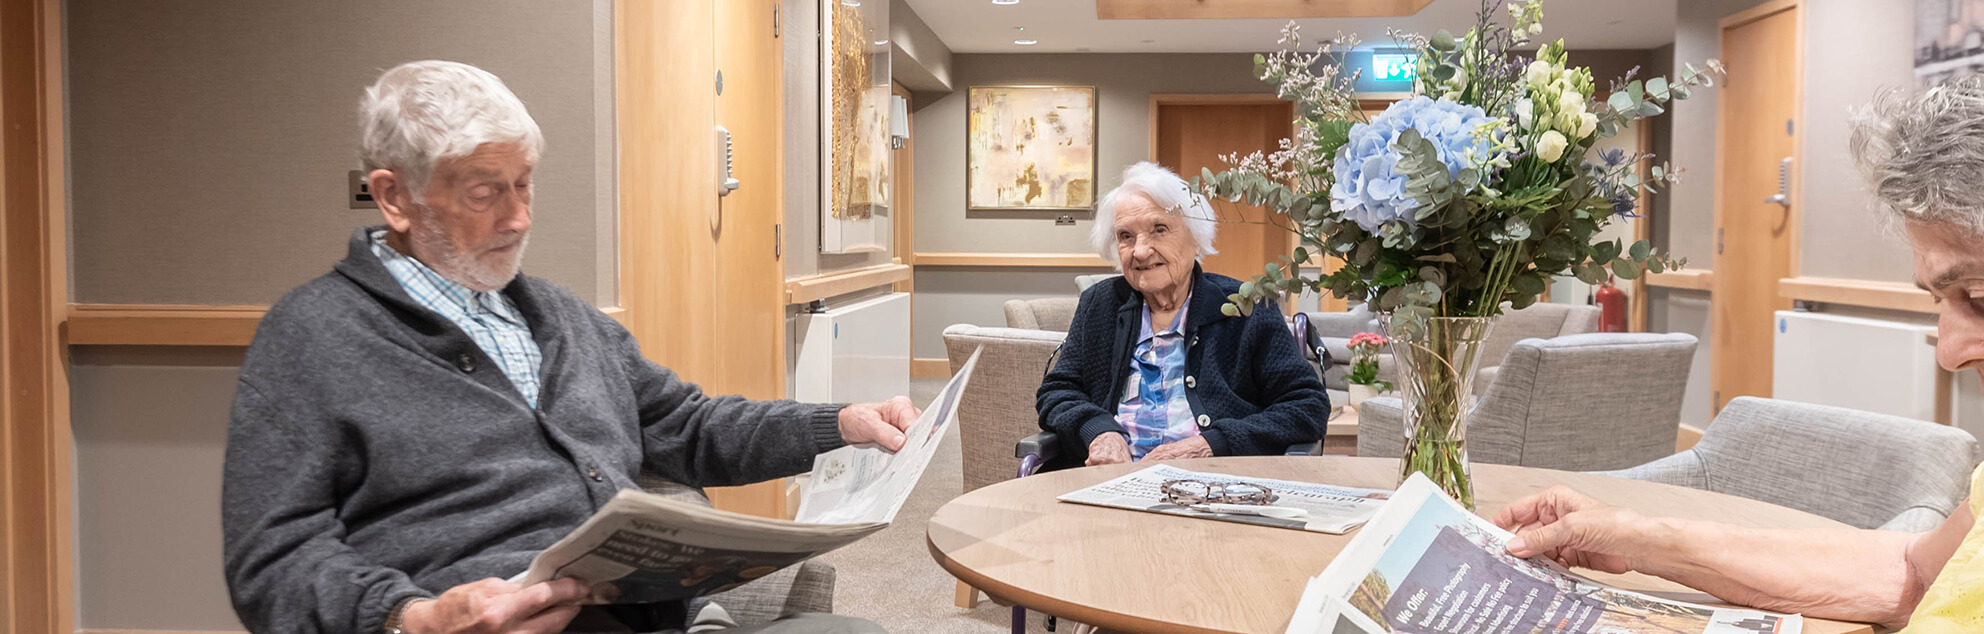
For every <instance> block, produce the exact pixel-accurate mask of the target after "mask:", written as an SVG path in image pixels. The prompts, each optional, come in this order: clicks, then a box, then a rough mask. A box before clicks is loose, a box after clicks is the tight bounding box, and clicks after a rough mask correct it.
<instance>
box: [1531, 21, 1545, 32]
mask: <svg viewBox="0 0 1984 634" xmlns="http://www.w3.org/2000/svg"><path fill="white" fill-rule="evenodd" d="M1529 34H1530V35H1542V34H1543V23H1542V22H1538V23H1535V24H1531V25H1529Z"/></svg>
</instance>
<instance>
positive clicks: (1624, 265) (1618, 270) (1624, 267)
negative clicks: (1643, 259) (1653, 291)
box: [1612, 259, 1640, 280]
mask: <svg viewBox="0 0 1984 634" xmlns="http://www.w3.org/2000/svg"><path fill="white" fill-rule="evenodd" d="M1612 273H1613V274H1615V275H1618V276H1619V279H1622V280H1630V279H1633V278H1636V277H1639V276H1640V266H1639V265H1638V264H1634V263H1633V261H1632V260H1626V259H1619V260H1613V261H1612Z"/></svg>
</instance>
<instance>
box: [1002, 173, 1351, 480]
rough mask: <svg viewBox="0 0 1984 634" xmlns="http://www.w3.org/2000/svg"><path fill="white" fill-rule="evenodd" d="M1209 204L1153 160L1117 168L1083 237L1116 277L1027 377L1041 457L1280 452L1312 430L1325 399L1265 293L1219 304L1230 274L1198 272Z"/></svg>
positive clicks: (1068, 462)
mask: <svg viewBox="0 0 1984 634" xmlns="http://www.w3.org/2000/svg"><path fill="white" fill-rule="evenodd" d="M1217 226H1218V225H1216V224H1215V223H1214V221H1213V215H1212V207H1211V205H1210V204H1208V203H1207V202H1206V199H1205V198H1204V197H1203V196H1199V195H1198V194H1196V193H1193V192H1192V191H1191V188H1190V187H1189V186H1188V185H1187V184H1186V183H1185V181H1184V180H1183V179H1180V178H1178V175H1176V174H1173V173H1171V171H1170V170H1166V169H1164V168H1163V167H1159V166H1158V165H1156V164H1153V163H1148V162H1145V163H1138V164H1136V165H1132V166H1130V168H1129V169H1127V170H1124V171H1123V184H1122V185H1120V186H1118V187H1117V188H1116V189H1115V190H1114V191H1111V192H1109V194H1108V195H1107V196H1104V197H1103V198H1102V203H1101V204H1100V205H1098V206H1097V207H1096V214H1095V230H1094V234H1093V240H1094V243H1095V249H1096V251H1097V252H1098V253H1100V254H1101V255H1102V257H1103V258H1105V259H1107V260H1109V261H1110V262H1111V263H1113V264H1115V265H1116V268H1117V269H1119V270H1121V271H1122V272H1123V277H1121V278H1112V279H1110V280H1107V281H1104V282H1101V283H1098V284H1096V285H1095V286H1091V287H1089V289H1088V291H1087V292H1084V293H1082V300H1081V304H1080V306H1079V307H1077V308H1076V309H1075V320H1074V324H1073V326H1072V327H1070V328H1069V330H1068V340H1067V342H1066V343H1065V344H1063V345H1062V348H1061V357H1060V362H1059V363H1056V364H1055V366H1054V369H1053V370H1052V371H1050V372H1048V374H1047V378H1046V380H1045V381H1043V382H1042V383H1041V385H1040V393H1039V395H1038V398H1037V401H1036V405H1037V406H1038V408H1039V410H1040V427H1041V428H1042V429H1046V430H1048V431H1052V432H1055V433H1056V434H1057V435H1059V436H1060V438H1061V443H1062V446H1061V448H1060V451H1059V452H1058V457H1057V458H1056V460H1055V461H1054V462H1053V463H1050V464H1049V465H1047V467H1048V468H1050V469H1051V468H1061V467H1070V466H1080V465H1083V464H1090V465H1097V464H1112V463H1118V462H1129V461H1132V460H1165V459H1170V458H1200V457H1206V456H1234V455H1242V456H1244V455H1261V454H1279V453H1282V452H1284V451H1286V450H1287V449H1288V447H1289V446H1291V445H1297V444H1303V443H1312V442H1315V441H1316V440H1317V439H1319V438H1321V437H1322V435H1323V425H1324V421H1325V420H1327V418H1328V415H1329V410H1330V403H1329V397H1328V396H1327V395H1326V394H1325V393H1324V392H1323V384H1322V383H1321V382H1320V381H1318V380H1317V379H1316V371H1315V369H1314V368H1312V367H1311V366H1310V365H1309V364H1308V362H1306V361H1304V360H1303V358H1302V353H1301V350H1300V348H1299V347H1298V346H1297V344H1296V343H1295V337H1294V336H1293V335H1291V334H1289V332H1288V328H1287V326H1286V325H1284V323H1283V322H1282V317H1281V311H1280V310H1279V309H1277V308H1276V307H1275V306H1274V305H1273V303H1271V302H1270V303H1268V304H1266V305H1263V306H1259V307H1256V309H1255V310H1254V313H1253V315H1252V316H1249V317H1230V316H1227V315H1225V314H1222V313H1221V312H1220V306H1221V305H1223V304H1225V303H1226V301H1227V300H1226V296H1227V295H1231V294H1233V293H1236V292H1238V291H1239V289H1240V282H1239V281H1238V280H1235V279H1233V278H1230V277H1226V276H1223V275H1215V274H1212V273H1206V272H1204V271H1201V270H1199V265H1198V259H1199V256H1201V255H1206V254H1211V253H1216V252H1217V251H1214V250H1213V246H1212V241H1213V235H1214V233H1215V231H1216V230H1217Z"/></svg>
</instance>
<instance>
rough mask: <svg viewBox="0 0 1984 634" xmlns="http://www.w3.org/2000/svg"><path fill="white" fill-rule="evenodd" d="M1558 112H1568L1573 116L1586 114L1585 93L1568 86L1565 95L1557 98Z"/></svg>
mask: <svg viewBox="0 0 1984 634" xmlns="http://www.w3.org/2000/svg"><path fill="white" fill-rule="evenodd" d="M1557 111H1558V112H1568V113H1571V115H1572V116H1577V115H1579V114H1584V93H1580V92H1578V91H1577V89H1576V88H1571V87H1568V86H1567V87H1566V89H1565V90H1564V94H1563V95H1561V96H1559V97H1557Z"/></svg>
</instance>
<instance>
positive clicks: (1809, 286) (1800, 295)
mask: <svg viewBox="0 0 1984 634" xmlns="http://www.w3.org/2000/svg"><path fill="white" fill-rule="evenodd" d="M1777 294H1778V296H1779V297H1783V298H1786V299H1795V300H1805V301H1812V302H1819V303H1822V304H1845V305H1848V306H1862V307H1866V308H1885V309H1888V310H1901V311H1908V312H1914V313H1930V314H1934V313H1936V312H1938V309H1937V308H1936V300H1935V299H1934V298H1933V297H1931V296H1930V295H1929V292H1928V291H1925V290H1922V289H1919V288H1916V287H1915V286H1913V285H1910V284H1903V283H1900V282H1874V281H1869V280H1847V279H1837V278H1828V277H1787V278H1784V279H1781V280H1778V281H1777Z"/></svg>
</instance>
